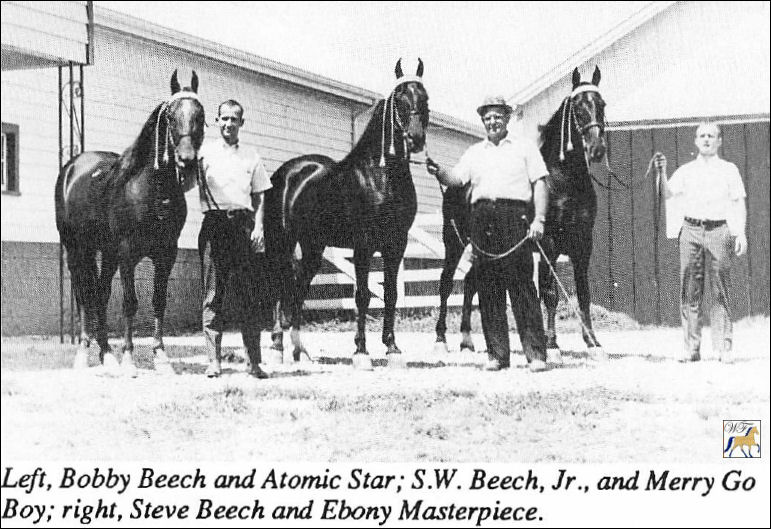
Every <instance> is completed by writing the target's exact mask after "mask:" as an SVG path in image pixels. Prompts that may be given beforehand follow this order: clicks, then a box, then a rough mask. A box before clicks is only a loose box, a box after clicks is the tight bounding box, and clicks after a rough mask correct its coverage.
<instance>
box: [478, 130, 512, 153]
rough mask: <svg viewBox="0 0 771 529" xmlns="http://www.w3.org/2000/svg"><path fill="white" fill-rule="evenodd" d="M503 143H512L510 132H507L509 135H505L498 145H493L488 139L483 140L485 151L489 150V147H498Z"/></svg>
mask: <svg viewBox="0 0 771 529" xmlns="http://www.w3.org/2000/svg"><path fill="white" fill-rule="evenodd" d="M504 143H513V142H512V141H511V131H509V133H508V134H507V135H506V137H505V138H503V139H502V140H501V141H499V142H498V145H495V144H494V143H493V142H491V141H490V139H489V138H485V139H484V146H485V149H487V148H490V147H500V146H501V145H503V144H504Z"/></svg>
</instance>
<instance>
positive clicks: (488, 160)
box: [452, 133, 548, 203]
mask: <svg viewBox="0 0 771 529" xmlns="http://www.w3.org/2000/svg"><path fill="white" fill-rule="evenodd" d="M452 174H453V176H454V177H455V178H456V179H459V180H460V181H461V182H463V184H464V185H465V184H467V183H468V182H471V188H472V189H471V202H472V203H474V202H476V201H477V200H479V199H482V198H486V199H490V200H497V199H500V198H504V199H513V200H524V201H530V200H531V199H532V197H533V191H532V188H531V185H532V183H533V182H535V181H537V180H538V179H540V178H543V177H544V176H546V175H547V174H548V171H547V169H546V164H545V163H544V161H543V157H542V156H541V152H540V151H539V150H538V147H537V146H536V144H535V143H534V142H532V141H529V140H526V139H521V138H516V139H512V138H511V135H510V133H509V136H507V137H506V138H503V139H502V140H501V141H500V143H499V144H498V145H495V144H494V143H492V142H491V141H490V140H488V139H485V140H482V141H481V142H479V143H475V144H474V145H472V146H471V147H469V148H468V149H467V150H466V152H465V153H463V156H461V159H460V161H459V162H458V165H456V166H455V167H454V168H453V169H452Z"/></svg>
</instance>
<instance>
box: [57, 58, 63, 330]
mask: <svg viewBox="0 0 771 529" xmlns="http://www.w3.org/2000/svg"><path fill="white" fill-rule="evenodd" d="M58 70H59V85H58V90H57V92H58V93H59V174H61V173H62V167H63V160H62V155H63V152H62V150H63V149H64V145H62V142H63V138H62V111H63V109H62V106H63V104H64V100H63V99H62V67H61V66H59V67H58ZM57 192H58V191H57ZM59 343H64V245H63V244H62V238H61V235H60V236H59Z"/></svg>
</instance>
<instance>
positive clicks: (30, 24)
mask: <svg viewBox="0 0 771 529" xmlns="http://www.w3.org/2000/svg"><path fill="white" fill-rule="evenodd" d="M87 25H88V15H87V11H86V3H85V2H82V1H81V2H75V1H66V2H9V1H3V9H2V23H1V24H0V29H1V30H2V31H1V32H2V42H3V47H6V46H9V47H11V48H14V49H16V50H22V49H23V50H26V51H27V52H34V54H35V55H36V56H38V57H41V58H43V57H45V58H49V59H51V60H65V61H68V60H71V61H74V62H77V63H82V64H85V63H86V44H87V43H88V29H87ZM4 66H5V65H4ZM9 66H16V65H12V64H11V65H9Z"/></svg>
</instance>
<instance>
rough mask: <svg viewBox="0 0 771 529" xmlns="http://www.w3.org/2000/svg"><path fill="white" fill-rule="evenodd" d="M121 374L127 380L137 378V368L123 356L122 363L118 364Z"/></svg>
mask: <svg viewBox="0 0 771 529" xmlns="http://www.w3.org/2000/svg"><path fill="white" fill-rule="evenodd" d="M120 370H121V374H122V375H123V376H124V377H127V378H136V377H137V374H138V373H137V366H135V365H134V361H133V360H132V359H131V358H130V357H128V358H127V357H126V356H125V355H124V357H123V362H121V364H120Z"/></svg>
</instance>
